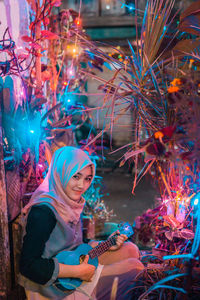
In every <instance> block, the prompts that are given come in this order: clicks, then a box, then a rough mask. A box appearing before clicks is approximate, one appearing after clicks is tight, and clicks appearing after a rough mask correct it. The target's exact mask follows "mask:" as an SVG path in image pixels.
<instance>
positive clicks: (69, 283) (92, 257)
mask: <svg viewBox="0 0 200 300" xmlns="http://www.w3.org/2000/svg"><path fill="white" fill-rule="evenodd" d="M118 230H119V232H120V234H125V235H126V236H127V237H128V238H129V237H130V236H131V235H133V228H132V226H131V225H130V224H129V223H128V222H122V223H120V224H119V225H118ZM118 235H119V234H115V235H113V236H111V237H109V238H108V239H107V240H106V241H102V242H100V243H99V244H98V245H97V246H96V247H95V248H92V247H91V246H90V245H88V244H81V245H79V246H78V247H77V248H76V249H75V250H73V251H67V250H63V251H61V252H59V253H58V254H57V255H56V258H57V259H58V262H59V263H61V264H66V265H79V264H81V263H82V262H83V261H84V258H85V256H86V255H89V260H88V264H91V265H93V266H95V268H97V266H98V256H100V255H101V254H103V253H104V252H106V251H107V250H108V249H109V248H110V247H112V246H114V245H116V237H117V236H118ZM82 282H83V281H82V280H81V279H79V278H70V277H67V278H58V279H57V280H56V282H55V283H54V284H55V286H56V287H57V288H58V289H60V290H62V291H66V290H75V289H76V288H77V287H79V286H80V285H81V284H82Z"/></svg>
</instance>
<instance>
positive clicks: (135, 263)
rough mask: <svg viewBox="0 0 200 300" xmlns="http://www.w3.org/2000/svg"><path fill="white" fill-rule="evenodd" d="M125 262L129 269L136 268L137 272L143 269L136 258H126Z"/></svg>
mask: <svg viewBox="0 0 200 300" xmlns="http://www.w3.org/2000/svg"><path fill="white" fill-rule="evenodd" d="M126 263H127V265H129V266H130V268H131V269H134V270H137V271H138V272H140V271H142V270H143V269H144V265H143V263H142V262H141V261H140V260H139V259H137V258H128V259H127V262H126Z"/></svg>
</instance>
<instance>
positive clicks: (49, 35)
mask: <svg viewBox="0 0 200 300" xmlns="http://www.w3.org/2000/svg"><path fill="white" fill-rule="evenodd" d="M41 36H42V37H43V38H45V39H48V40H55V39H58V38H59V36H58V35H57V34H55V33H54V32H51V31H49V30H42V31H41Z"/></svg>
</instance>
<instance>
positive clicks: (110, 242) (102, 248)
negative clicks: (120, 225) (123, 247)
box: [88, 235, 116, 259]
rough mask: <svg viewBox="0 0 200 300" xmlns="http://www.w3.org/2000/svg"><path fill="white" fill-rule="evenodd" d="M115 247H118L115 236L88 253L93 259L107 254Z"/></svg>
mask: <svg viewBox="0 0 200 300" xmlns="http://www.w3.org/2000/svg"><path fill="white" fill-rule="evenodd" d="M113 245H116V240H115V235H113V236H111V237H110V238H109V239H107V240H106V241H104V242H101V243H100V244H98V245H97V246H96V247H95V248H93V249H91V250H90V251H89V252H88V255H89V256H90V258H91V259H93V258H95V257H98V256H100V255H101V254H103V253H104V252H106V251H107V250H108V249H109V248H110V247H112V246H113Z"/></svg>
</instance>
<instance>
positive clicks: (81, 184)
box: [78, 179, 84, 188]
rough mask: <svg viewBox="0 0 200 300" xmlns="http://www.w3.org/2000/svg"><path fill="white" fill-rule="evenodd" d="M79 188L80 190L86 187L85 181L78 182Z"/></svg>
mask: <svg viewBox="0 0 200 300" xmlns="http://www.w3.org/2000/svg"><path fill="white" fill-rule="evenodd" d="M78 187H79V188H83V187H84V181H83V180H81V179H80V180H79V181H78Z"/></svg>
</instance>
